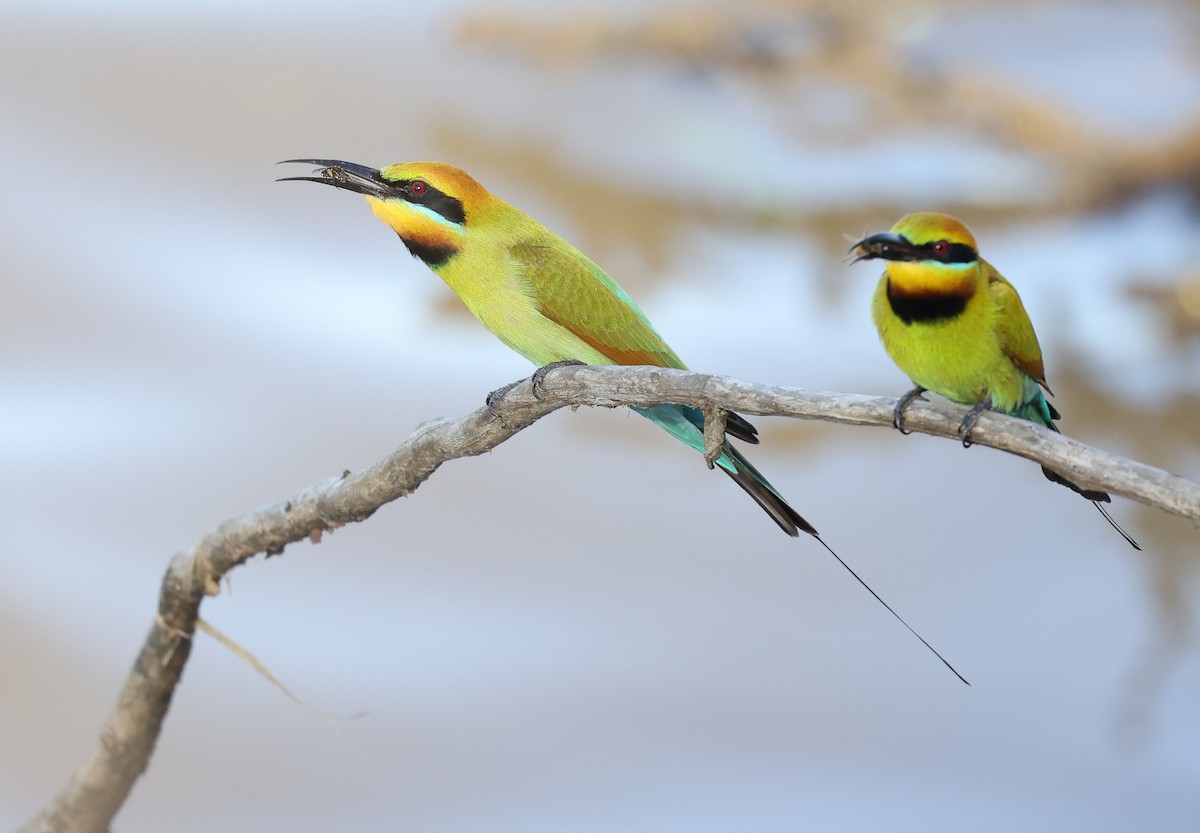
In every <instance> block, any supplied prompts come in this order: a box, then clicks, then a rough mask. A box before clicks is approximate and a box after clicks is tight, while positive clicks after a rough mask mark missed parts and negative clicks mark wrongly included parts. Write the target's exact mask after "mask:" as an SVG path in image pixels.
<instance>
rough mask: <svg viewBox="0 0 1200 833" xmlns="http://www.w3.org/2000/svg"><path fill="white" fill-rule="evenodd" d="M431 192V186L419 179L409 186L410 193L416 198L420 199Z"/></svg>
mask: <svg viewBox="0 0 1200 833" xmlns="http://www.w3.org/2000/svg"><path fill="white" fill-rule="evenodd" d="M428 190H429V186H428V185H426V184H425V183H424V182H422V181H421V180H419V179H414V180H413V181H412V182H410V183H409V184H408V193H410V194H412V195H413V196H414V197H419V196H421V195H422V194H424V193H425V192H426V191H428Z"/></svg>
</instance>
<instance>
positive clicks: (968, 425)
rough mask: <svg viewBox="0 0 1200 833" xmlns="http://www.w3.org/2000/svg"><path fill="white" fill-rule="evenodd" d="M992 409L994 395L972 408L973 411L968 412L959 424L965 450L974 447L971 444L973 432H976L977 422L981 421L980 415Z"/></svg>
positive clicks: (959, 432)
mask: <svg viewBox="0 0 1200 833" xmlns="http://www.w3.org/2000/svg"><path fill="white" fill-rule="evenodd" d="M991 409H992V395H991V394H990V393H989V394H988V395H987V396H985V397H984V398H983V399H982V400H980V401H979V402H976V403H975V404H974V405H972V406H971V410H969V411H967V415H966V416H965V417H963V420H962V422H960V423H959V424H958V435H959V436H960V437H962V444H963V448H970V447H971V446H972V445H974V443H973V442H971V432H972V431H973V430H975V422H976V420H978V419H979V415H980V414H982V413H983V412H984V411H990V410H991Z"/></svg>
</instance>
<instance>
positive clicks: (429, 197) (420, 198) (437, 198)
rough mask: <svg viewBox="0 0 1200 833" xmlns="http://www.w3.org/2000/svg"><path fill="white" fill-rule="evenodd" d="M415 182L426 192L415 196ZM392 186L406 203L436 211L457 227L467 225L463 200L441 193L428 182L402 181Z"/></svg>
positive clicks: (421, 180) (422, 180) (420, 180)
mask: <svg viewBox="0 0 1200 833" xmlns="http://www.w3.org/2000/svg"><path fill="white" fill-rule="evenodd" d="M414 182H420V183H421V184H422V185H424V186H425V190H423V191H421V193H419V194H414V193H413V188H412V185H413V183H414ZM392 184H393V186H394V187H395V189H396V191H397V192H398V193H399V195H400V196H401V197H403V198H404V200H405V201H406V202H411V203H412V204H413V205H423V206H425V207H426V208H428V209H429V210H430V211H434V212H436V213H438V214H440V215H441V216H443V217H445V218H446V219H447V220H449V221H450V222H452V223H454V224H455V225H458V226H461V225H463V224H464V223H466V221H467V213H466V211H464V210H463V204H462V200H459V199H455V198H454V197H452V196H450V195H449V194H447V193H445V192H443V191H439V190H438V189H437V188H435V187H434V186H433V185H431V184H430V183H429V182H428V181H427V180H424V179H419V180H413V179H402V180H400V181H399V182H394V183H392Z"/></svg>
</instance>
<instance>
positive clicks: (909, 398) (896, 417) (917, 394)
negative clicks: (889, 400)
mask: <svg viewBox="0 0 1200 833" xmlns="http://www.w3.org/2000/svg"><path fill="white" fill-rule="evenodd" d="M926 390H928V388H923V387H921V386H920V385H917V386H916V387H915V388H913V389H912V390H910V391H909V392H908V393H906V394H904V396H901V397H900V401H899V402H897V403H896V407H895V408H892V427H893V428H895V429H896V430H897V431H899V432H900V433H901V434H911V433H912V431H905V430H904V409H905V408H907V407H908V406H909V405H911V404H912V402H913V400H914V399H920V400H921V401H922V402H924V401H925V397H924V395H923V394H924V393H925V391H926Z"/></svg>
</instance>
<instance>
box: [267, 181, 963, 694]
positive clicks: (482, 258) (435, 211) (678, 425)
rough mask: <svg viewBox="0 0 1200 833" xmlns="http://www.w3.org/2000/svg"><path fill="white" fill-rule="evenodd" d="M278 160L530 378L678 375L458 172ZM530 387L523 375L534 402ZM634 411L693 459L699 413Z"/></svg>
mask: <svg viewBox="0 0 1200 833" xmlns="http://www.w3.org/2000/svg"><path fill="white" fill-rule="evenodd" d="M287 161H288V162H301V163H307V164H311V165H318V166H320V169H319V170H318V171H317V172H316V173H317V175H316V176H307V177H287V179H298V180H304V181H309V182H319V183H322V184H325V185H332V186H333V187H335V188H340V189H342V190H345V191H352V192H355V193H358V194H362V195H363V196H365V197H366V199H367V202H368V203H369V204H370V206H371V209H372V210H373V211H374V212H375V215H376V216H377V217H379V219H380V220H382V221H383V222H384V224H385V225H387V226H388V227H389V228H391V229H392V230H393V231H394V232H396V234H397V235H399V237H400V239H401V241H403V243H404V245H405V246H406V247H407V248H408V251H409V252H410V253H411V254H412V255H413V256H414V257H416V258H417V259H419V260H421V261H422V262H424V263H425V265H426V266H428V267H429V268H430V269H431V270H433V272H434V273H435V274H436V275H437V276H438V277H440V278H441V279H442V280H443V281H445V282H446V283H447V284H448V285H449V286H450V288H451V289H452V290H454V292H455V293H456V294H457V295H458V296H459V297H460V298H461V299H462V300H463V303H465V304H466V305H467V308H468V309H469V310H470V311H471V312H472V314H474V316H475V317H476V318H477V319H479V322H480V323H481V324H483V325H484V326H485V327H487V328H488V329H489V330H491V331H492V332H493V333H495V335H496V336H497V337H498V338H499V339H500V340H501V341H502V342H504V343H505V344H507V345H508V346H509V347H511V348H512V349H513V350H515V351H516V352H517V353H520V354H521V355H522V356H524V357H525V358H526V359H528V360H529V361H531V362H533V363H534V364H535V365H537V366H538V367H539V368H545V367H547V366H550V365H555V364H558V363H583V364H591V365H652V366H656V367H670V368H678V369H680V370H683V369H686V367H685V365H684V363H683V361H682V360H681V359H680V358H679V356H678V355H676V354H675V351H674V350H672V349H671V348H670V347H669V346H668V345H667V343H666V342H665V341H664V340H663V338H662V336H660V335H659V334H658V332H657V331H656V330H655V329H654V327H653V326H651V324H650V321H649V319H647V318H646V316H645V314H644V313H643V312H642V311H641V309H639V308H638V306H637V304H635V303H634V301H633V299H632V298H630V297H629V295H628V293H626V292H625V290H623V289H622V288H621V287H620V286H619V285H618V284H617V282H616V281H614V280H613V279H612V278H611V277H609V276H608V274H606V273H605V272H604V271H603V270H602V269H601V268H600V267H599V266H597V265H596V264H595V263H593V262H592V261H591V260H589V259H588V258H587V257H585V256H584V255H583V253H582V252H580V251H579V250H578V249H576V248H575V247H574V246H572V245H571V244H570V243H568V242H567V241H565V240H563V239H562V238H561V237H559V236H558V235H556V234H554V233H553V232H551V231H550V230H549V229H547V228H546V227H545V226H543V225H542V224H541V223H539V222H538V221H536V220H534V219H533V218H532V217H530V216H529V215H527V214H525V213H523V212H522V211H520V210H518V209H517V208H514V207H513V206H511V205H509V204H508V203H506V202H504V201H503V200H501V199H499V198H498V197H495V196H493V195H492V194H491V193H489V192H488V191H487V190H486V189H485V188H484V187H483V186H482V185H480V184H479V183H478V182H476V181H475V179H473V178H472V177H471V176H470V175H469V174H467V173H466V172H465V171H462V170H460V169H458V168H455V167H453V166H450V165H446V164H442V163H440V162H407V163H399V164H395V165H388V166H387V167H384V168H380V169H376V168H370V167H367V166H364V165H357V164H354V163H351V162H341V161H338V160H333V159H290V160H287ZM538 378H539V377H538V376H537V374H535V377H534V381H535V393H536V383H537V381H538ZM634 410H635V411H637V412H638V413H639V414H641V415H642V416H644V417H646V418H648V419H650V420H651V421H652V422H654V423H655V424H657V425H659V426H660V427H662V428H664V429H666V431H667V432H668V433H670V434H671V435H672V436H674V437H675V438H677V439H679V440H682V441H683V442H684V443H686V444H687V445H689V446H691V447H692V448H694V449H696V450H697V451H700V452H703V451H704V450H705V443H704V414H703V413H702V412H701V411H700V410H698V409H696V408H690V407H685V406H681V405H657V406H655V407H652V408H634ZM726 433H727V434H728V435H729V436H732V437H734V438H736V439H739V440H742V441H744V442H748V443H757V442H758V436H757V431H756V429H755V428H754V427H753V426H752V425H751V424H750V423H749V422H747V421H746V420H745V419H743V418H742V417H740V416H738V415H737V414H730V415H729V417H728V422H727V425H726ZM720 452H721V453H720V456H718V457H717V458H716V461H715V462H716V466H717V467H719V468H720V469H721V471H723V472H725V473H726V474H727V475H729V477H730V478H732V479H733V481H734V482H735V483H737V484H738V485H739V486H740V487H742V489H744V490H745V491H746V493H747V494H749V495H750V497H752V498H754V500H755V501H756V502H757V503H758V505H759V506H761V507H762V508H763V510H764V511H766V513H767V514H768V515H770V516H771V519H772V520H773V521H775V523H776V524H778V525H779V528H780V529H782V530H783V531H784V532H786V533H787V534H788V535H791V536H798V535H799V534H800V532H802V531H803V532H806V533H808V534H809V535H811V536H813V537H814V538H816V539H817V540H818V541H819V542H820V543H821V544H822V546H824V547H825V549H827V550H828V551H829V552H830V553H831V554H832V555H833V556H834V557H835V558H837V560H838V561H839V562H841V564H842V566H844V567H845V568H846V569H847V570H849V571H850V573H851V575H853V576H854V577H855V578H856V579H858V581H859V582H860V583H862V584H863V586H864V587H866V589H867V590H868V591H870V592H871V594H872V595H874V596H875V598H876V599H878V600H879V602H880V603H881V604H883V606H884V607H886V608H887V609H888V611H890V612H891V613H892V615H893V616H896V618H897V619H899V620H900V621H901V622H902V623H903V624H904V625H905V627H907V628H908V629H909V630H910V631H912V633H913V634H914V635H915V636H917V638H918V639H920V640H921V642H923V643H924V644H925V645H926V647H928V648H929V649H930V650H931V651H933V652H934V654H936V655H937V656H938V658H939V659H941V660H942V662H946V660H945V659H944V658H942V657H941V655H940V654H938V653H937V651H934V649H933V648H932V646H930V645H929V643H928V642H925V640H924V639H923V638H922V637H921V636H920V635H919V634H917V633H916V631H914V630H913V629H912V628H911V627H909V626H908V623H906V622H904V620H903V619H901V618H900V617H899V615H897V614H896V613H895V611H893V610H892V609H891V607H889V606H888V605H887V603H886V602H884V601H883V599H881V598H880V597H879V595H878V594H876V593H875V591H874V590H871V588H870V587H869V586H867V584H866V583H865V582H863V580H862V579H861V578H859V577H858V575H857V574H856V573H855V572H854V571H853V570H852V569H850V567H849V565H847V564H846V562H845V561H843V560H842V559H841V557H840V556H838V554H837V553H836V552H834V551H833V550H832V549H831V548H830V547H829V545H828V544H827V543H825V541H824V540H822V539H821V537H820V536H819V535H818V534H817V530H816V529H815V528H814V527H813V526H812V525H811V524H810V523H809V522H808V521H806V520H805V519H804V518H802V517H801V516H800V514H799V513H798V512H796V510H795V509H793V508H792V507H791V506H789V505H788V503H787V501H786V500H784V499H783V497H782V496H781V495H780V494H779V492H778V491H776V489H775V487H773V486H772V485H771V484H770V483H769V482H767V479H766V478H765V477H763V475H762V474H760V473H759V471H758V470H757V469H756V468H754V466H752V465H751V464H750V462H749V461H748V460H746V458H745V457H744V456H742V453H741V452H740V451H738V450H737V449H736V448H734V446H733V445H732V444H731V443H730V442H729V440H728V439H726V440H725V441H724V444H723V445H722V447H721V449H720ZM946 665H947V666H948V667H950V670H952V671H954V669H953V667H952V666H950V665H949V663H946ZM954 673H955V674H958V672H957V671H955V672H954ZM959 676H960V679H961V675H959ZM963 682H966V680H963Z"/></svg>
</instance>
